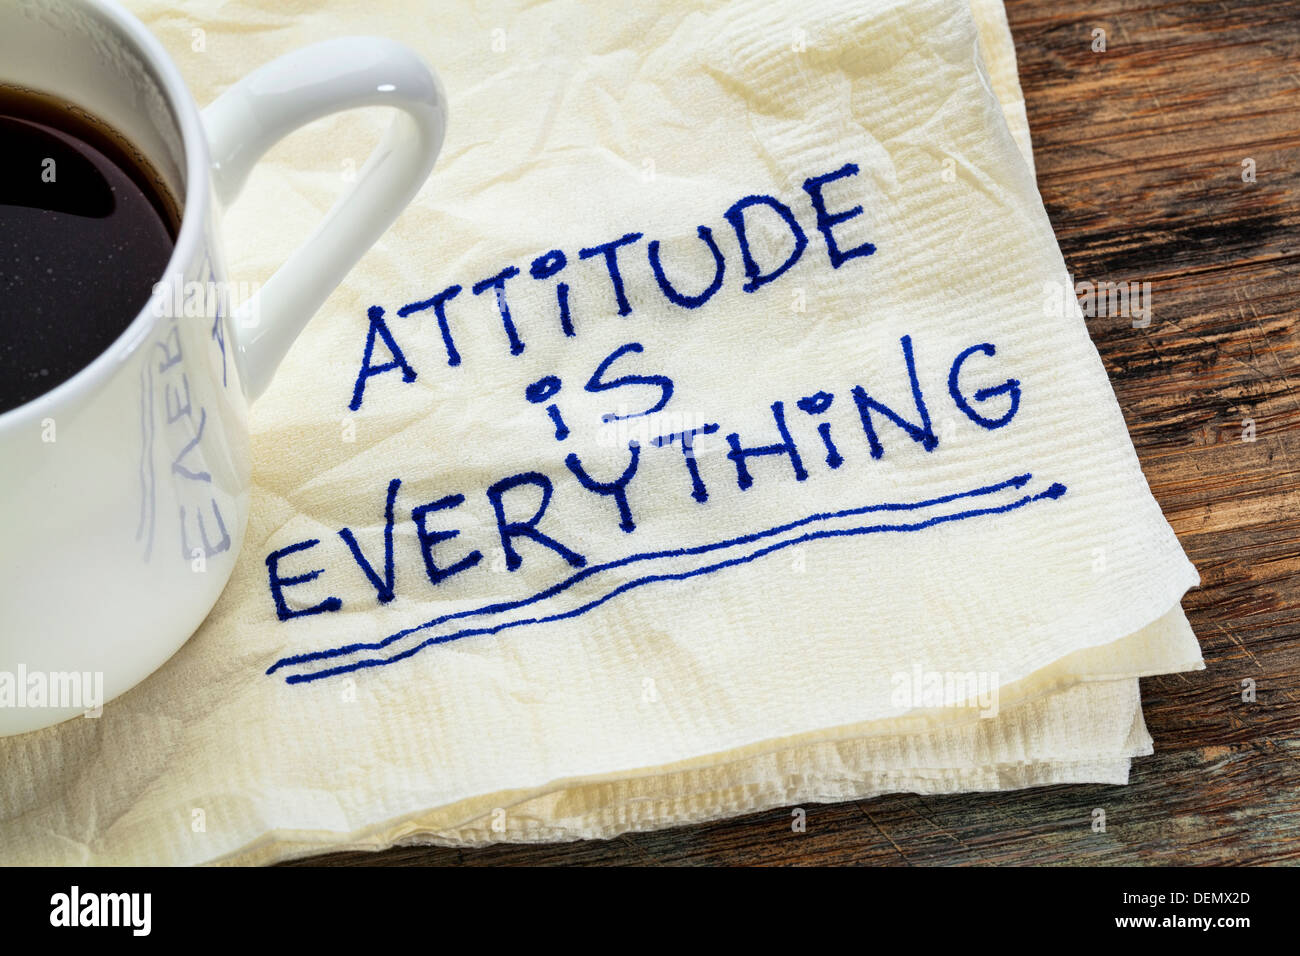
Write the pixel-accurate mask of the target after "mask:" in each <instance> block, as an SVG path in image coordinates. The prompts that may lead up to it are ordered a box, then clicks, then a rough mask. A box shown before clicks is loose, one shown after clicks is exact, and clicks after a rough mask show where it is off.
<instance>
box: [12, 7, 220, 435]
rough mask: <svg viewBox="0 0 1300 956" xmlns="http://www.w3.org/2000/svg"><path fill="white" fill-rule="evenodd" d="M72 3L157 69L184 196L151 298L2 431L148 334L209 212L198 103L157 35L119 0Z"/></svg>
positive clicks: (115, 364) (120, 359)
mask: <svg viewBox="0 0 1300 956" xmlns="http://www.w3.org/2000/svg"><path fill="white" fill-rule="evenodd" d="M73 2H75V3H76V4H79V5H81V6H84V7H90V8H93V9H94V10H95V11H96V12H98V13H99V14H101V15H102V16H103V17H104V18H105V19H106V20H108V21H109V23H110V24H112V26H113V27H114V28H116V29H117V30H119V31H120V32H121V34H122V35H123V36H124V37H125V38H126V40H127V41H128V42H129V43H131V44H132V45H133V46H134V47H135V49H136V52H137V53H139V54H140V55H141V56H142V57H143V58H144V60H145V61H146V62H147V63H148V64H149V66H150V68H151V69H152V70H153V71H154V72H155V73H156V74H157V77H158V80H159V82H160V85H161V87H162V95H163V97H164V98H165V99H166V102H167V105H168V106H169V107H170V108H171V110H172V113H173V115H174V116H175V117H176V120H177V123H178V125H179V127H180V135H181V149H183V150H184V151H185V197H184V201H183V206H182V208H181V225H180V229H179V230H178V231H177V233H176V243H175V245H174V246H173V247H172V253H171V256H170V257H169V258H168V260H167V265H166V267H165V268H164V270H163V273H162V275H161V276H160V277H159V278H158V280H157V281H155V283H154V287H153V291H152V292H151V293H150V295H149V299H148V301H147V302H145V304H144V305H143V306H142V307H141V309H140V311H139V312H138V313H136V315H135V317H134V318H133V319H132V320H131V321H130V323H129V324H128V325H127V327H126V328H125V329H123V330H122V332H121V333H120V334H119V335H118V336H117V338H115V339H114V340H113V341H112V343H111V344H110V345H109V346H108V347H107V348H106V349H104V351H102V352H100V353H99V354H98V355H97V356H95V358H94V359H93V360H92V361H91V362H90V363H89V364H88V365H86V366H85V367H83V368H81V369H78V370H77V372H76V374H74V375H73V376H72V377H71V378H68V379H66V380H64V381H63V382H60V383H59V384H58V385H56V386H54V387H53V388H52V389H50V390H49V391H48V392H43V393H42V394H40V395H38V396H36V397H35V398H33V399H32V400H31V401H29V402H26V403H25V404H22V405H19V406H18V407H17V408H11V409H9V410H8V411H6V412H0V432H3V431H7V430H9V429H12V428H17V427H22V426H23V425H29V424H32V423H33V422H35V421H38V420H39V419H40V418H41V417H42V416H44V415H46V414H48V412H49V411H50V410H52V409H53V408H55V407H56V406H58V405H60V404H62V403H63V402H64V401H66V400H68V399H70V398H72V397H73V396H74V395H76V394H79V393H85V392H87V391H88V390H90V389H91V388H92V387H93V386H94V385H96V384H99V383H100V382H102V381H104V380H106V379H108V378H109V377H111V376H112V375H113V373H114V372H116V371H117V370H118V369H120V368H121V367H122V366H123V365H124V364H125V363H126V361H127V360H128V359H129V358H131V356H133V355H134V354H135V352H136V351H137V350H138V349H139V348H140V347H141V345H142V344H143V343H144V341H145V340H146V339H147V338H148V336H149V333H150V332H151V331H152V329H153V327H154V325H155V323H156V322H157V319H158V317H159V316H162V315H165V314H166V312H165V311H163V310H160V309H159V300H160V299H163V298H169V297H170V296H171V294H172V290H171V288H170V286H171V282H172V281H175V278H176V277H177V276H180V275H183V273H184V269H185V267H186V266H187V265H188V264H189V259H190V257H191V255H192V253H193V249H194V246H195V244H196V243H197V242H198V241H200V233H201V232H202V230H203V228H204V223H205V222H206V221H207V218H208V215H207V213H208V203H209V201H210V197H209V189H208V177H209V173H210V170H209V165H210V163H209V159H208V140H207V135H206V134H205V132H204V130H203V121H202V117H201V116H200V114H199V109H198V105H197V104H196V103H195V102H194V97H193V96H192V95H191V94H190V92H189V88H188V87H187V86H186V85H185V81H184V79H182V77H181V75H180V71H179V70H178V69H177V68H176V64H175V63H174V62H173V61H172V58H171V56H170V55H169V54H168V53H167V51H166V50H165V49H163V46H162V44H161V43H160V42H159V41H158V39H157V38H156V37H155V36H154V35H153V34H152V33H150V32H149V29H148V28H147V27H145V25H144V24H143V23H141V22H140V21H139V20H138V19H137V18H136V17H135V16H134V15H133V14H132V13H130V11H128V10H127V9H126V8H125V7H123V6H122V5H121V4H119V3H118V2H117V0H73Z"/></svg>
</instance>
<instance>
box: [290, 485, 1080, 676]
mask: <svg viewBox="0 0 1300 956" xmlns="http://www.w3.org/2000/svg"><path fill="white" fill-rule="evenodd" d="M1030 478H1031V475H1029V474H1024V475H1017V476H1016V477H1014V478H1010V479H1008V480H1006V481H1002V482H998V483H997V484H994V485H986V486H984V487H981V488H974V489H971V490H970V491H964V492H957V493H955V494H951V495H944V496H942V497H939V498H931V499H927V500H925V501H917V502H907V503H886V504H876V505H866V506H864V507H860V508H850V509H845V510H843V511H836V512H826V513H821V514H814V515H809V516H808V517H806V518H801V519H799V520H797V521H792V522H789V523H787V524H784V525H778V526H776V527H773V528H768V529H766V530H764V531H757V532H754V533H752V534H748V535H744V536H741V537H738V538H731V539H728V540H726V541H719V542H714V543H712V544H706V545H700V546H697V547H693V548H679V549H673V550H667V551H657V552H647V553H645V554H636V555H629V556H628V557H625V558H620V559H618V560H616V561H611V562H608V563H606V564H602V565H594V566H592V567H590V568H586V569H584V570H583V571H580V572H578V573H577V574H574V575H572V576H571V577H569V578H567V579H566V580H564V581H561V582H560V583H558V584H556V585H553V586H551V587H549V588H547V589H546V590H544V591H540V592H538V593H537V594H534V595H532V596H530V597H527V598H523V599H520V600H518V601H510V602H503V603H501V604H496V605H488V606H485V607H481V608H474V609H470V610H466V611H459V612H456V613H453V614H447V615H443V616H441V617H437V618H433V619H432V620H430V621H426V622H425V623H423V624H418V625H416V626H414V627H410V628H406V629H405V630H401V631H398V632H396V633H395V634H391V635H389V636H388V637H386V638H385V639H384V640H382V641H379V642H377V643H372V644H353V645H348V646H346V647H341V648H334V649H331V650H325V651H316V652H313V653H310V654H302V655H297V656H294V657H286V658H282V659H281V660H279V661H277V662H276V663H275V664H273V665H272V666H271V667H270V668H269V669H268V670H267V673H268V674H270V673H272V672H274V671H275V670H277V669H279V668H280V667H282V666H286V665H291V664H298V663H307V662H310V661H314V660H324V659H327V658H332V657H338V656H341V655H343V654H347V653H351V652H353V651H357V650H380V649H382V648H384V647H386V646H388V645H389V644H391V643H392V642H393V641H396V640H399V639H401V638H403V637H406V636H409V635H410V634H413V633H416V632H418V631H421V630H425V629H427V628H430V627H434V626H436V625H438V624H442V623H445V622H447V621H451V620H456V619H460V618H465V617H471V616H476V615H481V614H491V613H497V612H499V611H508V610H514V609H517V608H520V607H524V606H526V605H529V604H533V603H536V602H537V601H541V600H544V599H546V598H548V597H551V596H553V595H555V594H558V593H560V592H561V591H564V590H566V589H568V588H569V587H572V586H573V585H574V584H577V583H578V582H579V581H581V580H583V579H585V578H587V577H590V576H591V575H592V574H595V573H598V572H600V571H604V570H609V569H611V568H617V567H622V566H625V565H627V564H631V563H633V562H637V561H647V560H653V559H655V558H662V557H679V556H687V555H693V554H702V553H706V552H708V551H713V550H718V549H720V548H728V547H732V546H734V545H737V544H746V543H749V542H752V541H756V540H759V539H761V538H765V537H770V536H772V535H774V534H780V533H782V532H784V531H789V530H792V529H794V528H797V527H800V526H803V525H806V524H809V523H813V522H819V521H827V520H832V519H834V518H841V517H850V516H853V515H858V514H864V513H869V512H873V511H912V510H916V509H919V508H925V507H929V506H932V505H936V504H944V503H946V502H950V501H955V500H958V499H961V498H969V497H975V496H980V495H988V494H992V493H994V492H996V491H1001V490H1003V489H1005V488H1009V487H1014V488H1022V487H1024V485H1025V484H1027V483H1028V482H1029V480H1030ZM1065 492H1066V488H1065V486H1064V485H1062V484H1060V483H1059V482H1058V483H1055V484H1053V485H1051V486H1050V487H1049V488H1048V489H1047V490H1046V491H1042V492H1039V493H1038V494H1035V495H1026V496H1024V497H1022V498H1019V499H1017V500H1016V501H1013V502H1010V503H1009V504H1005V505H1001V506H997V507H991V508H977V509H972V510H969V511H959V512H956V513H954V514H948V515H937V516H935V517H933V518H929V519H926V520H925V521H919V522H913V523H910V524H893V525H888V524H886V525H868V526H865V527H860V528H843V529H830V530H825V531H814V532H810V533H808V534H806V535H801V536H800V537H797V538H792V539H789V540H787V541H780V542H777V543H775V544H772V545H769V546H767V547H766V548H760V549H759V550H758V551H755V552H753V553H751V554H748V555H745V556H742V557H739V558H731V559H728V560H725V561H719V562H717V563H715V564H712V565H708V566H705V567H702V568H696V569H694V570H691V571H683V572H677V573H672V574H652V575H646V576H644V577H640V578H636V579H634V580H632V581H627V582H625V583H624V584H622V585H620V586H619V587H617V588H615V589H613V590H612V591H610V592H609V593H607V594H605V595H603V596H601V597H599V598H596V599H594V600H592V601H589V602H588V603H586V604H584V605H581V606H580V607H577V608H574V609H572V610H570V611H564V612H559V613H556V614H552V615H548V616H545V617H537V618H525V619H521V620H515V621H507V622H505V623H502V624H498V625H494V626H491V627H479V628H466V629H463V630H460V631H454V632H452V633H450V634H443V635H438V636H436V637H431V638H429V639H427V640H425V641H422V642H421V643H420V644H417V645H416V646H414V647H412V648H409V649H407V650H405V651H402V652H401V653H400V654H396V655H394V656H392V657H385V658H366V659H363V660H360V661H354V662H352V663H350V664H345V665H340V666H338V667H331V668H327V669H325V670H321V671H316V672H313V673H310V674H295V675H291V676H289V677H287V678H285V681H286V683H290V684H297V683H306V682H309V681H315V680H322V679H324V678H326V677H333V676H337V675H339V674H346V673H349V672H351V671H356V670H361V669H363V668H369V667H382V666H385V665H387V664H393V663H396V662H398V661H401V660H405V659H406V658H408V657H411V656H413V655H414V654H417V653H419V652H420V651H422V650H424V649H425V648H426V647H432V646H434V645H436V644H446V643H448V642H450V641H454V640H459V639H461V638H464V637H473V636H478V635H486V634H497V633H499V632H501V631H504V630H507V629H509V628H514V627H522V626H525V625H530V624H545V623H550V622H553V621H561V620H566V619H569V618H573V617H577V616H579V615H582V614H586V613H587V612H589V611H591V610H593V609H595V608H597V607H599V606H600V605H602V604H604V603H605V602H606V601H609V600H611V599H613V598H614V597H617V596H618V595H619V594H622V593H624V592H626V591H630V590H632V589H633V588H637V587H641V586H643V585H646V584H651V583H654V582H657V581H682V580H687V579H689V578H692V577H697V576H699V575H703V574H711V573H713V572H715V571H719V570H722V569H724V568H729V567H736V566H738V565H741V564H748V563H749V562H751V561H754V560H757V559H758V558H760V557H763V556H765V555H767V554H771V553H773V552H775V551H779V550H782V549H784V548H788V547H792V546H794V545H797V544H803V543H805V542H808V541H815V540H819V539H823V538H833V537H852V536H857V535H864V534H875V533H880V532H885V531H920V530H923V529H925V528H930V527H933V526H935V525H938V524H942V523H945V522H950V521H961V520H965V519H968V518H974V517H978V516H981V515H993V514H1004V513H1006V512H1009V511H1014V510H1015V509H1017V508H1022V507H1024V506H1025V505H1027V504H1030V503H1031V502H1034V501H1039V500H1042V499H1045V498H1059V497H1061V496H1062V495H1064V494H1065Z"/></svg>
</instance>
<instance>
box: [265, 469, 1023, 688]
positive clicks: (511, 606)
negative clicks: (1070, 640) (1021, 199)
mask: <svg viewBox="0 0 1300 956" xmlns="http://www.w3.org/2000/svg"><path fill="white" fill-rule="evenodd" d="M1032 477H1033V475H1030V474H1024V475H1016V476H1015V477H1014V478H1008V479H1007V480H1006V481H999V482H998V483H997V484H993V485H984V486H983V487H980V488H972V489H971V490H969V491H958V492H955V493H954V494H950V495H943V496H941V497H939V498H927V499H926V500H924V501H910V502H886V503H883V504H874V505H864V506H861V507H858V508H847V509H845V510H843V511H828V512H818V513H817V514H811V515H808V516H807V517H806V518H799V519H797V520H795V521H791V522H788V523H787V524H780V525H776V526H775V527H772V528H766V529H764V530H762V531H754V532H752V533H750V534H746V535H742V536H740V537H738V538H728V539H726V540H724V541H715V542H712V543H711V544H702V545H698V546H696V547H692V548H674V549H669V550H666V551H646V552H642V553H640V554H632V555H628V556H627V557H624V558H618V559H617V560H614V561H607V562H605V563H604V564H593V565H591V566H590V567H588V568H584V569H583V570H581V571H579V572H577V573H576V574H573V575H571V576H570V577H567V578H565V579H564V580H563V581H560V582H559V583H558V584H553V585H551V586H550V587H548V588H546V589H545V590H542V591H538V592H537V593H536V594H533V595H530V596H529V597H526V598H520V599H518V600H515V601H503V602H502V603H500V604H489V605H487V606H485V607H478V608H471V609H468V610H465V611H456V612H453V613H451V614H444V615H442V616H441V617H435V618H433V619H431V620H428V621H425V622H424V623H423V624H416V625H414V626H413V627H408V628H406V629H405V630H401V631H398V632H397V633H396V634H390V635H389V636H388V637H386V638H384V639H383V640H382V641H377V642H374V643H358V644H348V645H345V646H343V647H334V648H330V649H328V650H323V651H312V652H311V653H307V654H295V655H293V656H291V657H282V658H281V659H280V660H278V661H276V662H275V663H274V664H272V665H271V666H270V667H269V668H268V669H267V671H266V673H268V674H273V673H275V672H276V671H277V670H279V669H280V668H281V667H286V666H290V665H293V664H306V663H309V662H311V661H319V660H325V659H327V658H331V657H342V656H343V655H344V654H351V653H353V652H355V651H379V650H383V649H384V648H385V647H387V646H388V645H389V644H391V643H393V642H394V641H397V640H401V639H402V638H403V637H407V636H409V635H411V634H414V633H416V632H417V631H423V630H426V629H427V628H430V627H437V626H438V625H439V624H446V623H447V622H448V621H455V620H459V619H461V618H466V617H477V616H478V615H480V614H496V613H499V612H501V611H516V610H518V609H519V608H521V607H527V606H528V605H530V604H536V603H537V602H538V601H544V600H546V599H547V598H549V597H554V596H555V595H557V594H559V593H561V592H563V591H567V590H568V589H569V588H571V587H573V586H574V585H575V584H577V583H579V582H580V581H585V580H586V579H587V578H589V577H591V576H592V575H594V574H599V573H601V572H603V571H610V570H613V569H614V568H621V567H624V566H626V565H629V564H636V563H638V562H641V561H654V560H658V559H660V558H678V557H688V556H691V555H696V554H706V553H707V552H709V551H717V550H718V549H720V548H729V547H732V546H733V545H737V544H749V543H750V542H752V541H758V540H760V539H762V538H770V537H771V536H772V535H774V534H783V533H785V532H786V531H793V530H794V529H795V528H800V527H803V526H804V525H806V524H814V523H816V522H819V521H830V520H833V519H835V518H851V517H853V516H854V515H860V514H868V513H870V512H872V511H915V510H917V509H919V508H928V507H930V506H932V505H942V504H947V503H948V502H950V501H957V500H959V499H961V498H973V497H977V496H979V495H990V494H993V493H995V492H998V491H1002V490H1003V489H1005V488H1023V487H1024V486H1025V485H1026V484H1028V483H1029V480H1030V478H1032Z"/></svg>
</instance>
